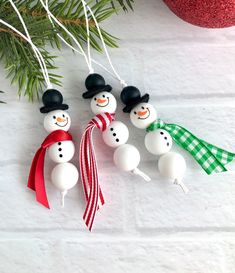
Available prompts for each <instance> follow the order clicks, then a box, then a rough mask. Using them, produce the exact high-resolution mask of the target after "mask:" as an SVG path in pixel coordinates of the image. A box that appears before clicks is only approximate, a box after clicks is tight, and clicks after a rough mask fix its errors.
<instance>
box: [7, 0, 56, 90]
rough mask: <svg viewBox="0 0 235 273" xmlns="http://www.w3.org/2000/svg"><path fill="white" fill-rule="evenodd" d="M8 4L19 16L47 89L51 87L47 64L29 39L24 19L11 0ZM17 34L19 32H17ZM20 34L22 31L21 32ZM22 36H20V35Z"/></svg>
mask: <svg viewBox="0 0 235 273" xmlns="http://www.w3.org/2000/svg"><path fill="white" fill-rule="evenodd" d="M9 2H10V4H11V5H12V7H13V9H14V10H15V12H16V14H17V15H18V17H19V20H20V22H21V24H22V26H23V28H24V31H25V33H26V36H27V38H28V40H27V41H28V42H29V43H30V45H31V46H32V49H33V51H34V53H35V56H36V58H37V59H38V62H39V65H40V67H41V70H42V74H43V77H44V79H45V82H46V84H47V88H48V89H51V88H52V87H53V86H52V84H51V81H50V77H49V73H48V70H47V66H46V63H45V61H44V58H43V57H42V54H41V53H40V51H39V50H38V48H37V47H36V46H35V45H34V44H33V42H32V39H31V36H30V34H29V32H28V29H27V27H26V24H25V22H24V19H23V18H22V16H21V14H20V12H19V10H18V8H17V7H16V6H15V4H14V2H13V1H12V0H9ZM18 34H19V33H18ZM21 34H22V33H21ZM19 35H20V34H19ZM21 37H22V36H21Z"/></svg>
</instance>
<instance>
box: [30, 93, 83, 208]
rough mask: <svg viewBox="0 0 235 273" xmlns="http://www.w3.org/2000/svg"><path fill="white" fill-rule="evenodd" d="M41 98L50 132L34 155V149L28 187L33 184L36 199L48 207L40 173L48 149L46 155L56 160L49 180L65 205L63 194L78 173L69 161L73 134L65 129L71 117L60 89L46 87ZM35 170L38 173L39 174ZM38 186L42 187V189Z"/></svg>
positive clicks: (71, 156)
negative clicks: (46, 153)
mask: <svg viewBox="0 0 235 273" xmlns="http://www.w3.org/2000/svg"><path fill="white" fill-rule="evenodd" d="M42 101H43V103H44V106H43V107H42V108H41V109H40V111H41V113H46V116H45V117H44V128H45V130H46V131H47V132H48V133H49V135H48V136H47V138H46V139H45V141H44V142H43V144H42V146H41V148H40V149H39V150H38V152H37V153H39V154H41V155H40V156H39V157H37V153H36V154H35V157H34V160H33V163H32V166H31V171H30V176H29V182H28V186H29V187H30V185H31V187H30V188H32V185H33V184H34V185H35V187H34V188H35V190H36V197H37V200H38V201H39V202H40V203H42V204H43V205H45V206H46V207H49V203H48V201H47V197H46V193H45V186H44V177H43V164H44V156H45V152H46V150H47V152H48V156H49V158H50V159H51V160H52V161H53V162H55V163H56V166H55V167H54V168H53V170H52V172H51V182H52V184H53V185H54V186H55V187H56V188H57V189H58V190H59V191H60V193H61V205H62V207H64V198H65V195H66V194H67V192H68V190H69V189H71V188H72V187H74V186H75V185H76V183H77V181H78V177H79V174H78V170H77V168H76V167H75V166H74V165H73V164H72V163H70V162H69V161H70V160H71V159H72V158H73V156H74V152H75V147H74V143H73V141H72V137H71V135H70V134H69V133H68V130H69V129H70V126H71V118H70V116H69V114H68V113H67V112H66V111H65V110H67V109H68V105H66V104H63V97H62V94H61V93H60V92H59V91H57V90H54V89H50V90H47V91H46V92H45V93H44V94H43V97H42ZM42 154H43V155H42ZM41 157H42V158H43V162H42V161H41V160H40V158H41ZM35 166H36V168H35ZM40 168H41V169H40ZM38 173H41V177H40V175H39V174H38ZM41 188H44V189H43V190H42V189H41ZM37 190H38V191H37ZM43 195H44V196H43Z"/></svg>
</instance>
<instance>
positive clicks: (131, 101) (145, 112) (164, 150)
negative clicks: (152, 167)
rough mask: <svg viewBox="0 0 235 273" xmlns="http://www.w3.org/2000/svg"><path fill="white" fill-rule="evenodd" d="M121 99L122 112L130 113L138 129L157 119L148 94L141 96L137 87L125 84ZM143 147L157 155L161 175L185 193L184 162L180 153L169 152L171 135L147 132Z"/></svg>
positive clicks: (164, 131) (161, 130)
mask: <svg viewBox="0 0 235 273" xmlns="http://www.w3.org/2000/svg"><path fill="white" fill-rule="evenodd" d="M121 100H122V102H123V103H124V104H125V105H126V106H125V107H124V109H123V111H124V112H126V113H130V120H131V123H132V124H133V125H134V126H135V127H137V128H139V129H147V128H148V127H149V126H150V125H151V124H152V123H153V122H154V121H156V119H157V111H156V110H155V108H154V107H153V106H152V105H151V104H150V103H148V101H149V95H148V94H145V95H143V96H141V94H140V91H139V89H137V88H136V87H134V86H127V87H125V88H124V89H123V90H122V92H121ZM144 142H145V147H146V149H147V150H148V151H149V152H150V153H151V154H154V155H157V156H159V160H158V169H159V172H160V174H161V175H162V176H164V177H166V178H168V179H170V180H172V181H173V182H174V184H177V185H179V186H180V187H181V188H182V190H183V191H184V192H185V193H187V192H188V189H187V187H186V186H185V185H184V183H183V181H182V179H183V176H184V173H185V170H186V162H185V159H184V157H183V156H182V155H180V154H179V153H176V152H171V148H172V137H171V135H170V134H169V133H168V132H167V131H166V130H163V129H156V130H154V131H153V132H148V133H147V134H146V136H145V141H144Z"/></svg>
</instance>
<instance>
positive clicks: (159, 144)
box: [144, 129, 172, 155]
mask: <svg viewBox="0 0 235 273" xmlns="http://www.w3.org/2000/svg"><path fill="white" fill-rule="evenodd" d="M144 142H145V147H146V149H147V150H148V151H149V152H150V153H151V154H154V155H162V154H165V153H168V152H169V151H170V149H171V147H172V137H171V135H170V134H169V133H168V132H167V131H166V130H162V129H157V130H154V131H153V132H149V133H147V134H146V136H145V139H144Z"/></svg>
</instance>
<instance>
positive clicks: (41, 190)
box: [28, 130, 72, 209]
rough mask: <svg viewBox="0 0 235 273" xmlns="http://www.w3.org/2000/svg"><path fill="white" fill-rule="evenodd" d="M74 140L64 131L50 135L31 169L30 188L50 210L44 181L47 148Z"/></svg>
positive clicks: (35, 157) (39, 150)
mask: <svg viewBox="0 0 235 273" xmlns="http://www.w3.org/2000/svg"><path fill="white" fill-rule="evenodd" d="M66 140H72V136H71V135H70V134H69V133H68V132H65V131H63V130H56V131H54V132H52V133H50V134H49V135H48V136H47V137H46V138H45V140H44V141H43V143H42V144H41V147H40V148H39V149H38V150H37V152H36V154H35V156H34V158H33V161H32V164H31V168H30V173H29V178H28V187H29V188H30V189H32V190H33V191H35V192H36V199H37V201H38V202H39V203H41V204H42V205H43V206H45V207H47V208H48V209H49V208H50V206H49V203H48V200H47V194H46V189H45V181H44V159H45V154H46V150H47V148H49V147H50V146H51V145H52V144H54V143H56V142H60V141H66Z"/></svg>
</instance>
